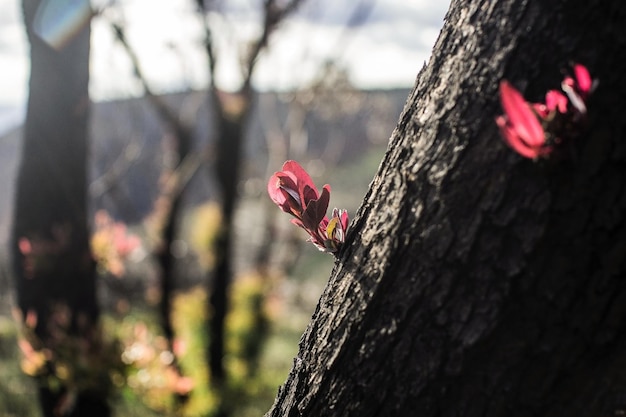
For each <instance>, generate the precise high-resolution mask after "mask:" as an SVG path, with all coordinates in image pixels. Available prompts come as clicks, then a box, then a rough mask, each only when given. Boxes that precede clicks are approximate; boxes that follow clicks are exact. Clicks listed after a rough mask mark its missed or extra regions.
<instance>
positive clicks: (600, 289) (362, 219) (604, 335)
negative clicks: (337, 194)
mask: <svg viewBox="0 0 626 417" xmlns="http://www.w3.org/2000/svg"><path fill="white" fill-rule="evenodd" d="M625 21H626V4H625V3H624V2H621V1H617V0H606V1H599V0H598V1H579V0H569V1H566V0H561V1H554V2H545V1H540V0H500V1H478V0H476V1H460V0H453V1H452V5H451V7H450V11H449V12H448V15H447V17H446V24H445V26H444V29H443V31H442V33H441V35H440V37H439V40H438V41H437V44H436V46H435V50H434V55H433V56H432V58H431V60H430V62H429V64H428V65H427V66H426V67H425V68H424V69H423V70H422V71H421V72H420V74H419V76H418V79H417V85H416V87H415V89H414V91H413V92H412V93H411V95H410V97H409V100H408V102H407V104H406V107H405V110H404V112H403V114H402V115H401V118H400V121H399V124H398V126H397V129H396V130H395V131H394V133H393V134H392V137H391V140H390V144H389V149H388V151H387V154H386V155H385V157H384V160H383V162H382V164H381V167H380V169H379V172H378V174H377V175H376V177H375V179H374V181H373V183H372V185H371V188H370V191H369V193H368V194H367V196H366V197H365V201H364V203H363V205H362V207H361V208H360V210H359V212H358V214H357V216H356V218H355V219H354V221H353V223H352V226H351V231H350V232H349V235H348V242H347V244H346V246H345V247H344V249H343V251H342V252H341V253H340V254H339V259H338V262H337V264H336V266H335V269H334V270H333V272H332V275H331V278H330V282H329V284H328V286H327V288H326V290H325V291H324V294H323V295H322V297H321V300H320V302H319V305H318V308H317V310H316V312H315V314H314V316H313V319H312V322H311V323H310V325H309V326H308V328H307V330H306V331H305V333H304V335H303V337H302V339H301V342H300V350H299V353H298V357H297V358H296V359H295V361H294V367H293V369H292V371H291V373H290V375H289V377H288V379H287V382H286V384H285V385H284V386H283V387H282V388H281V389H280V391H279V393H278V397H277V399H276V402H275V404H274V406H273V408H272V409H271V410H270V412H268V414H267V416H315V417H322V416H342V417H346V416H359V417H365V416H414V415H419V416H423V417H425V416H453V415H454V416H508V417H513V416H530V415H537V416H539V415H541V416H552V417H555V416H556V417H558V416H574V415H580V416H583V415H584V416H613V415H622V414H623V413H624V412H625V411H624V410H625V408H626V397H625V396H624V393H625V392H626V371H625V368H624V364H625V363H626V349H625V348H626V328H625V326H626V281H625V278H626V223H625V218H626V187H625V186H624V183H625V182H624V180H625V178H624V175H625V173H626V172H625V168H626V141H625V140H624V136H623V135H624V131H625V130H624V129H625V127H626V126H625V122H626V119H625V118H624V116H623V105H624V104H623V100H624V98H625V97H626V84H625V83H624V81H623V74H624V73H626V61H625V60H624V59H623V56H624V53H625V52H626V25H624V22H625ZM571 61H577V62H581V63H583V64H584V65H586V66H587V67H588V68H589V69H590V71H591V73H592V75H593V77H595V78H598V79H599V80H600V84H599V88H598V89H597V90H596V91H595V93H594V94H593V96H592V98H591V100H590V102H589V110H590V114H589V118H590V123H589V128H588V130H587V131H586V132H584V133H583V135H582V136H580V137H579V138H578V139H577V140H575V141H573V142H571V143H569V144H564V146H563V147H562V149H561V150H560V154H559V155H553V156H551V157H550V158H549V159H544V160H540V161H536V162H535V161H532V160H528V159H523V158H521V157H520V156H518V155H517V154H515V153H514V152H513V151H512V150H511V149H509V148H508V147H507V146H506V145H505V144H503V142H502V140H501V138H500V137H499V134H498V132H497V128H496V125H495V123H494V116H496V115H497V114H499V113H502V110H501V108H500V105H499V100H498V82H499V81H500V80H501V79H502V78H506V79H508V80H510V81H511V82H512V83H513V85H515V86H517V87H518V88H520V89H521V90H522V92H523V93H524V95H525V97H527V98H528V99H530V100H531V101H541V100H542V99H543V97H542V95H543V94H545V92H546V91H547V90H548V89H549V88H557V87H558V85H559V83H560V81H561V79H562V76H563V75H562V73H560V69H564V68H567V67H568V64H569V63H570V62H571Z"/></svg>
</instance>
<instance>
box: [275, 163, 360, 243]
mask: <svg viewBox="0 0 626 417" xmlns="http://www.w3.org/2000/svg"><path fill="white" fill-rule="evenodd" d="M267 192H268V194H269V196H270V198H271V199H272V201H273V202H274V203H276V205H278V207H280V208H281V210H282V211H284V212H285V213H289V214H291V215H292V216H293V217H295V218H294V219H292V220H291V222H292V223H293V224H295V225H296V226H299V227H301V228H303V229H304V230H306V231H307V233H308V234H309V235H310V236H311V238H310V241H311V242H312V243H313V244H314V245H315V246H317V248H318V249H320V250H321V251H324V252H331V253H334V252H337V251H338V250H339V248H340V247H341V245H342V244H343V242H344V241H345V235H346V230H347V229H348V221H349V219H348V213H347V212H346V211H345V210H338V209H334V210H333V213H332V217H331V218H330V219H328V217H327V216H326V211H327V209H328V204H329V202H330V185H328V184H326V185H324V187H322V191H321V192H319V191H318V190H317V187H315V184H314V183H313V180H312V179H311V176H310V175H309V174H308V173H307V172H306V171H305V170H304V168H302V167H301V166H300V164H298V163H297V162H296V161H287V162H285V163H284V164H283V169H282V171H279V172H276V173H274V175H272V176H271V177H270V180H269V182H268V183H267Z"/></svg>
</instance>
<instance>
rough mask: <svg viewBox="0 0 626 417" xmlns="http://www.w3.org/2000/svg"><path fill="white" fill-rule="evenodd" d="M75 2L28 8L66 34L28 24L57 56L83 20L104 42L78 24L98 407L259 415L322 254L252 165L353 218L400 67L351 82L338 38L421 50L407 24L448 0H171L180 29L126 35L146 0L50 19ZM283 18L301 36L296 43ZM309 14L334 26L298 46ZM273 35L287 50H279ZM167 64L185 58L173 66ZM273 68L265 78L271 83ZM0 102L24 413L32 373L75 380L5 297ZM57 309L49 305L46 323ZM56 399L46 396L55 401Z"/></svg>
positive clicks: (2, 305) (4, 322) (14, 124)
mask: <svg viewBox="0 0 626 417" xmlns="http://www.w3.org/2000/svg"><path fill="white" fill-rule="evenodd" d="M7 2H8V0H2V1H1V2H0V3H7ZM15 3H18V1H17V0H15ZM81 3H83V4H84V2H80V1H79V2H64V1H60V0H58V1H56V2H55V0H49V1H41V2H39V5H40V7H48V8H49V16H51V17H48V18H47V19H49V20H50V21H49V22H47V23H49V24H51V25H52V27H53V29H55V28H60V29H63V28H64V27H66V26H67V25H70V26H75V27H76V28H78V29H76V30H70V31H65V32H64V34H62V35H58V36H60V37H58V36H57V35H49V34H47V32H45V31H44V32H42V33H39V36H41V37H42V38H43V39H44V40H45V41H46V42H47V43H48V44H50V45H52V47H53V49H54V48H60V49H62V48H63V43H64V42H72V39H73V37H76V36H82V35H81V33H82V32H80V30H81V29H80V28H81V27H85V25H86V24H89V23H91V24H92V25H98V27H99V28H100V30H103V29H106V30H107V31H108V32H107V33H108V35H107V36H108V39H109V40H110V41H111V42H110V44H108V46H107V49H106V51H107V52H106V53H104V52H103V51H102V50H99V49H98V48H99V46H101V45H103V44H102V43H98V42H95V41H94V38H95V37H96V35H95V33H96V32H93V35H92V38H91V59H92V69H91V72H92V80H91V82H92V85H91V86H90V90H91V97H92V101H93V103H92V105H91V109H90V114H89V124H88V135H87V137H88V143H89V157H88V163H87V167H88V189H87V200H88V201H86V202H85V204H86V205H87V207H88V211H87V213H88V218H89V228H90V248H91V252H92V255H93V257H94V259H95V261H96V273H97V274H96V278H95V279H96V286H97V295H98V303H99V306H100V308H101V311H100V319H99V323H100V324H99V326H100V327H99V330H100V331H101V333H102V349H101V351H100V355H101V357H100V361H99V364H100V366H101V367H102V368H103V373H104V374H106V378H107V380H108V381H110V383H111V385H112V387H113V389H112V390H111V394H110V395H109V397H108V401H109V403H110V404H111V406H112V409H113V414H114V415H119V416H152V415H154V416H162V415H168V416H169V415H184V416H208V415H221V416H226V415H230V416H259V415H262V414H263V413H264V412H265V411H267V410H268V408H269V407H270V405H271V403H272V401H273V399H274V397H275V395H276V391H277V389H278V387H279V385H280V384H281V383H282V382H284V380H285V378H286V376H287V373H288V372H289V369H290V367H291V365H292V361H293V358H294V356H295V354H296V351H297V344H298V339H299V337H300V335H301V334H302V331H303V330H304V328H305V326H306V324H307V323H308V321H309V318H310V316H311V314H312V312H313V310H314V308H315V304H316V302H317V299H318V297H319V295H320V294H321V291H322V289H323V287H324V285H325V282H326V279H327V277H328V275H329V273H330V269H331V268H332V263H333V257H332V256H330V255H327V254H322V253H320V252H318V251H317V250H316V249H315V248H314V247H313V246H312V245H309V244H306V242H305V240H306V234H305V233H304V232H303V231H301V230H299V229H298V228H295V227H293V226H292V225H291V224H289V221H288V218H287V216H285V215H284V214H283V213H281V212H280V210H279V209H278V208H276V207H275V206H273V205H272V204H271V202H270V201H269V198H268V197H267V193H266V181H267V178H269V176H270V175H271V174H272V173H273V172H274V171H277V170H279V169H280V167H281V165H282V163H283V162H284V161H285V160H287V159H296V160H298V161H299V162H300V163H302V165H303V166H304V167H305V168H306V169H307V170H308V171H309V172H310V173H311V175H312V176H313V178H314V180H315V182H316V184H317V185H318V186H321V185H323V184H324V183H327V182H328V183H331V185H332V189H333V194H332V201H331V206H336V207H341V208H345V209H347V210H348V211H349V212H350V213H351V214H353V213H354V212H355V210H356V209H357V207H358V206H359V204H360V202H361V199H362V197H363V196H364V195H365V193H366V192H367V188H368V184H369V181H370V180H371V178H372V177H373V175H374V173H375V171H376V169H377V167H378V164H379V161H380V160H381V158H382V155H383V153H384V152H385V147H386V143H387V139H388V138H389V136H390V134H391V132H392V130H393V128H394V127H395V124H396V121H397V118H398V115H399V114H400V112H401V110H402V107H403V105H404V102H405V100H406V98H407V96H408V93H409V91H410V88H411V85H412V80H409V81H408V82H406V83H405V84H404V85H400V84H402V83H390V82H389V81H384V76H383V77H382V78H381V79H382V80H383V81H381V82H380V85H378V86H376V83H375V82H373V81H371V80H370V81H364V79H365V78H367V77H365V76H363V75H361V76H360V80H361V81H360V82H359V81H358V80H359V75H358V74H359V70H358V67H359V65H360V66H363V65H364V63H363V62H359V63H357V64H353V63H351V62H352V61H355V60H356V61H358V60H357V59H356V58H355V57H356V55H358V54H357V53H356V52H350V51H351V50H352V51H354V50H356V51H360V53H362V54H368V53H370V54H371V53H373V50H374V49H376V48H374V47H372V51H371V52H368V51H365V52H364V51H363V47H364V44H363V41H362V40H358V39H359V38H358V36H359V33H362V32H363V31H368V30H372V31H374V30H376V32H375V33H377V34H381V33H386V34H387V35H389V37H388V38H380V39H378V40H379V41H380V42H381V43H383V44H384V45H378V46H377V48H378V49H380V50H390V49H394V48H399V50H400V51H403V50H407V49H416V48H417V47H416V46H415V45H416V43H415V41H414V40H411V39H408V38H409V37H411V36H415V38H416V39H417V38H420V36H421V37H422V40H420V41H419V42H418V43H420V42H421V43H423V51H422V52H424V51H425V52H426V53H427V52H428V51H429V49H430V47H431V45H432V43H434V40H435V38H434V36H431V38H432V39H429V40H428V41H424V40H423V39H425V38H426V37H425V35H423V33H424V32H429V33H431V34H436V33H437V31H438V30H439V27H440V26H441V25H442V24H443V14H444V12H445V9H446V7H447V2H445V4H444V2H442V3H441V4H437V5H430V4H429V5H428V6H426V4H427V3H428V2H422V1H417V0H415V1H414V2H408V3H415V4H413V6H416V5H417V7H413V9H411V10H417V9H419V10H422V11H423V15H422V17H420V18H419V19H415V15H412V14H410V13H407V11H406V10H405V9H403V7H402V5H403V4H404V3H405V2H404V1H400V0H398V1H393V2H388V3H387V4H386V5H381V4H379V3H383V2H376V1H373V0H362V1H356V2H349V1H340V2H330V1H324V2H311V1H308V0H301V1H299V0H291V1H273V0H265V1H260V0H259V1H239V2H234V1H231V2H229V1H214V2H211V1H202V0H199V1H192V0H189V1H188V2H186V6H185V7H184V8H182V9H181V10H183V11H185V13H187V14H186V15H185V16H184V19H186V20H185V21H186V22H189V21H193V22H195V23H194V25H196V26H195V27H196V28H197V30H196V31H195V32H193V31H189V30H181V31H182V33H183V36H182V37H181V33H176V35H175V36H174V35H173V36H172V37H171V39H169V40H168V37H167V36H165V37H163V36H162V33H160V34H159V36H157V35H156V34H154V36H152V35H151V34H150V33H147V34H146V33H144V34H143V35H141V36H140V35H138V33H139V32H136V31H135V32H133V27H135V26H138V23H137V22H138V20H140V19H150V10H149V9H150V8H154V9H157V8H158V4H159V2H152V3H149V4H147V5H146V3H145V2H144V3H143V7H145V8H146V10H145V12H144V15H141V14H139V15H133V14H131V13H130V10H132V8H133V7H137V3H139V4H141V2H137V1H135V2H133V1H131V0H126V1H125V0H118V1H111V2H100V3H99V4H95V5H94V7H93V9H89V11H88V12H86V13H83V14H81V13H76V16H75V17H73V18H67V20H63V19H61V18H59V16H62V15H65V16H68V15H70V14H71V13H65V14H64V13H63V12H67V11H68V10H70V9H72V8H77V7H80V6H79V5H80V4H81ZM331 4H332V5H331ZM2 7H5V5H3V6H2ZM18 7H21V5H18ZM169 18H170V19H172V20H173V22H172V23H171V25H172V26H171V27H172V28H183V27H184V24H183V25H181V24H180V22H178V23H175V22H174V20H175V19H181V18H182V17H181V15H179V14H176V15H172V16H169ZM45 19H46V18H44V20H45ZM55 19H56V20H55ZM133 19H138V20H133ZM5 22H6V21H5ZM20 24H21V23H20ZM298 25H300V26H301V27H304V28H305V33H309V32H310V33H312V34H311V36H303V35H300V36H299V37H296V35H295V34H294V33H295V32H293V30H294V29H293V28H294V27H296V26H298ZM44 26H45V25H44ZM320 27H321V28H326V29H328V28H329V27H330V28H332V33H333V35H334V36H326V35H324V36H320V37H321V38H323V40H325V41H326V43H324V42H322V43H323V46H324V48H321V49H320V48H319V47H317V48H316V47H314V46H313V44H314V43H315V42H318V43H320V40H319V39H318V38H316V36H315V33H316V32H315V31H313V30H312V28H320ZM381 28H382V29H381ZM21 30H22V31H24V28H23V27H22V28H21ZM142 30H144V31H145V30H146V29H142ZM156 30H160V31H162V32H165V33H169V32H172V29H168V28H167V27H161V28H156ZM394 31H396V34H395V35H394ZM52 32H54V30H53V31H52ZM61 32H63V31H61ZM97 33H98V35H97V36H98V37H102V36H103V35H102V34H101V32H97ZM322 33H326V32H323V31H322V29H320V32H319V34H320V35H321V34H322ZM372 33H374V32H372ZM133 34H135V35H133ZM396 35H397V36H396ZM24 36H25V35H24ZM185 36H187V38H185ZM151 39H152V42H161V43H163V44H164V45H165V46H164V47H165V50H167V51H169V53H168V54H166V55H163V61H164V62H162V63H160V62H158V61H155V60H151V59H150V57H149V56H148V55H145V54H143V53H142V51H144V50H150V49H151V48H152V46H150V42H151ZM156 39H160V40H156ZM172 39H175V41H174V40H172ZM280 39H283V42H287V43H289V42H291V44H292V45H291V46H289V47H285V45H283V46H280V42H281V41H279V40H280ZM139 40H140V41H139ZM294 40H297V42H294ZM376 40H377V39H376V36H374V37H372V38H369V41H370V42H376ZM57 42H58V44H57ZM393 42H397V43H396V44H394V43H393ZM428 42H430V43H428ZM353 43H354V44H357V46H356V47H355V46H351V45H352V44H353ZM398 45H402V48H404V49H402V48H400V47H399V46H398ZM162 46H163V45H162ZM281 48H282V49H281ZM285 48H286V49H285ZM3 49H4V50H5V51H6V50H7V48H3ZM102 49H105V48H104V47H102ZM187 49H191V50H193V53H188V52H186V51H187ZM273 49H275V50H276V49H277V50H280V51H281V52H276V53H272V50H273ZM233 51H234V52H233ZM320 51H324V52H323V53H322V52H320ZM107 54H109V55H107ZM198 56H199V57H203V59H199V58H198ZM392 56H396V55H393V54H391V55H389V60H388V61H387V62H385V58H384V57H385V55H384V54H383V55H382V58H380V57H379V58H376V59H377V60H379V61H381V63H382V65H379V66H377V68H376V70H375V71H378V72H381V73H382V72H384V71H386V69H388V71H390V72H393V71H394V70H395V69H394V67H397V66H399V65H401V66H405V67H407V68H408V69H409V70H410V72H412V73H413V74H417V71H418V70H419V65H420V64H419V63H415V62H412V61H410V62H409V61H407V62H403V61H402V59H399V60H398V59H395V60H394V59H391V57H392ZM401 56H402V54H400V57H401ZM94 57H95V58H94ZM285 57H288V58H289V57H291V58H289V59H287V58H285ZM294 57H295V58H294ZM396 58H397V56H396ZM426 58H427V56H425V57H424V59H426ZM1 59H2V58H0V61H1ZM272 59H273V60H275V61H281V60H282V61H283V69H282V70H278V69H276V68H279V67H280V66H279V65H278V62H277V63H276V66H272V65H273V64H272ZM286 59H287V60H286ZM95 60H99V61H97V62H100V64H98V63H97V62H96V61H95ZM285 60H286V61H285ZM351 60H352V61H351ZM224 61H227V62H228V61H230V63H226V64H222V62H224ZM102 62H105V63H113V64H111V65H113V66H115V65H116V64H115V63H116V62H117V63H120V62H121V63H123V64H122V65H121V68H122V70H121V73H122V74H123V77H126V78H125V79H126V80H127V81H125V82H121V83H119V84H114V83H111V84H107V82H110V81H103V79H102V77H104V75H102V74H106V72H107V69H106V66H105V69H104V70H103V69H102V68H103V67H102V65H101V63H102ZM285 62H286V63H287V64H286V65H287V69H285V68H284V65H285ZM257 63H258V65H257ZM299 65H301V66H299ZM172 66H174V67H176V68H178V69H181V68H182V69H183V71H182V72H178V73H175V72H171V69H170V67H172ZM190 68H191V69H190ZM109 70H110V71H112V70H111V68H110V67H109ZM116 70H120V69H119V68H117V69H116ZM99 72H101V73H102V74H100V75H98V74H99ZM232 72H235V73H237V74H238V75H236V76H232V74H231V73H232ZM257 72H258V74H259V76H258V77H257V76H256V74H257ZM272 72H275V73H278V75H277V79H279V80H280V79H281V77H282V78H283V79H282V81H276V79H274V81H271V76H270V75H276V74H272ZM198 73H199V74H201V75H197V74H198ZM268 74H269V75H268ZM280 74H283V75H282V76H281V75H280ZM285 74H287V75H285ZM294 74H296V75H297V76H293V75H294ZM112 77H113V78H115V76H112ZM120 77H121V76H120ZM94 78H96V81H95V82H94ZM372 79H375V77H373V78H372ZM94 84H95V86H94ZM31 94H32V92H31ZM0 95H2V91H0ZM94 96H95V97H94ZM0 104H1V105H0V121H2V123H0V170H2V174H1V176H0V178H2V180H1V181H0V193H1V195H3V196H5V197H4V198H3V199H2V201H1V202H0V242H1V243H2V246H1V247H0V262H1V263H0V414H1V415H3V416H36V415H40V413H41V409H40V408H41V406H40V404H39V403H38V402H37V401H34V400H33V398H35V396H36V395H37V394H36V393H37V389H38V388H37V387H38V386H39V387H40V386H42V385H43V386H45V387H46V389H49V390H51V391H53V392H54V391H55V390H56V391H58V392H63V393H64V395H65V394H67V393H72V392H73V391H80V390H81V389H82V386H81V384H83V383H84V381H82V380H81V377H80V375H79V372H78V371H77V370H76V369H77V368H78V366H77V365H76V364H75V363H73V361H76V358H73V357H72V353H71V352H73V351H72V350H71V349H69V352H70V353H68V352H63V351H62V350H60V351H59V352H55V353H54V354H51V353H49V352H47V351H46V349H45V348H42V349H38V348H37V342H42V343H43V346H44V347H45V343H44V342H43V341H42V340H39V339H38V337H39V335H38V334H37V332H34V329H35V328H36V327H37V321H38V320H43V318H42V317H37V316H36V315H35V314H30V313H31V312H30V311H21V312H20V311H19V310H18V309H17V308H16V302H15V299H16V295H15V292H16V288H15V286H14V282H15V279H14V278H13V275H14V271H12V261H11V256H12V255H11V250H12V248H11V243H10V241H11V238H10V235H11V230H12V227H13V226H12V224H13V223H12V222H13V219H14V218H15V216H19V214H20V213H15V211H14V209H13V207H14V205H15V203H14V201H13V196H14V195H15V194H16V173H17V171H18V166H19V161H20V155H21V152H22V138H23V136H24V129H23V126H22V124H21V121H22V119H21V117H23V116H20V115H21V114H22V112H21V110H20V109H21V107H20V105H13V104H6V103H5V102H1V100H0ZM30 192H36V191H33V190H31V191H30ZM79 203H80V202H79ZM25 242H26V243H25ZM28 242H29V241H21V240H19V243H18V245H19V250H20V251H22V253H23V254H26V253H27V252H28V251H30V250H31V247H30V246H29V245H30V243H33V242H32V241H30V243H28ZM57 313H58V314H57ZM61 313H63V312H59V311H55V314H57V316H58V317H62V316H63V314H61ZM68 314H72V313H71V311H70V312H68ZM58 317H57V318H56V319H58ZM56 319H55V320H56ZM61 321H62V320H61ZM216 358H218V359H216ZM33 377H34V378H33ZM70 397H71V396H70V395H65V396H64V397H63V399H64V401H69V402H71V398H70ZM68 398H69V399H68ZM68 410H71V406H69V407H68ZM68 413H69V411H68Z"/></svg>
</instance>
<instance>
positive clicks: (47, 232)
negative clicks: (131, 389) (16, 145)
mask: <svg viewBox="0 0 626 417" xmlns="http://www.w3.org/2000/svg"><path fill="white" fill-rule="evenodd" d="M39 5H40V2H39V1H38V0H24V1H23V8H24V20H25V24H26V30H27V34H28V39H29V41H30V46H31V75H30V84H29V91H30V92H29V98H28V108H27V114H26V123H25V128H24V138H23V148H22V159H21V164H20V167H19V171H18V178H17V187H16V190H17V191H16V199H15V210H14V225H13V231H12V238H11V239H12V241H11V244H12V248H13V252H14V257H13V260H14V271H15V278H16V287H17V298H18V305H19V307H20V309H21V311H22V313H23V316H24V317H25V318H26V320H25V324H26V325H27V326H31V327H34V329H33V334H34V336H33V338H32V339H31V340H29V342H30V344H31V345H32V346H33V347H34V348H35V349H41V350H48V351H49V352H51V353H50V354H47V356H46V359H47V363H46V364H45V369H40V370H39V372H38V375H39V376H40V377H41V378H40V381H41V382H42V384H41V387H40V402H41V406H42V411H43V415H44V416H52V415H61V414H62V413H66V414H64V415H72V416H74V415H90V416H108V415H109V408H108V406H107V404H106V401H105V393H104V392H105V391H106V387H105V386H103V385H101V384H98V383H96V384H93V385H92V384H91V383H89V384H86V385H81V383H82V382H85V380H81V379H80V378H79V376H78V374H79V373H81V372H83V371H85V370H84V369H83V368H81V367H84V366H85V364H84V363H80V361H81V360H83V359H87V358H88V357H89V358H93V355H97V353H98V351H99V348H100V342H99V337H98V329H97V321H98V314H99V310H98V306H97V302H96V291H95V270H94V262H93V259H92V257H91V252H90V247H89V231H88V219H87V187H86V184H87V169H86V160H87V121H88V111H89V98H88V92H87V86H88V81H89V40H90V28H89V24H86V25H84V26H83V27H82V28H81V29H79V30H78V31H77V32H76V34H75V36H73V37H72V38H71V39H70V40H69V42H68V43H67V44H66V45H65V46H64V47H63V48H61V49H59V50H56V49H54V48H52V47H51V46H50V45H49V44H47V43H46V42H44V41H43V40H42V39H41V38H40V37H39V36H38V35H37V34H35V33H34V32H33V19H34V16H35V13H36V11H37V9H38V7H39ZM33 319H36V320H33ZM35 321H36V324H35ZM61 351H64V352H66V353H67V352H68V351H72V352H80V353H79V355H80V356H77V357H74V358H63V359H64V360H65V359H70V360H71V359H73V360H74V363H71V364H69V365H68V366H69V369H70V371H69V373H70V374H72V375H73V376H74V377H76V378H70V379H69V381H70V382H68V383H69V385H67V384H65V382H66V381H68V379H64V377H62V376H61V375H60V371H59V369H60V368H57V365H59V362H55V361H56V360H59V358H60V356H59V355H61V353H60V352H61ZM91 364H93V362H91ZM65 365H67V364H65ZM64 369H65V370H67V369H68V368H64ZM74 372H75V373H74ZM85 372H89V371H85ZM63 375H64V376H65V377H67V373H63ZM89 375H90V377H89V378H87V379H89V381H92V382H93V380H92V379H91V377H93V376H95V374H89ZM51 379H54V380H55V381H56V382H58V384H56V383H55V384H54V386H51V385H50V384H49V382H50V380H51ZM76 384H78V385H76Z"/></svg>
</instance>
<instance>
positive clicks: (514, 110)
mask: <svg viewBox="0 0 626 417" xmlns="http://www.w3.org/2000/svg"><path fill="white" fill-rule="evenodd" d="M500 101H501V102H502V107H503V108H504V112H505V113H506V116H507V118H508V121H509V123H508V125H509V128H510V129H512V130H513V131H514V132H515V136H516V137H517V138H519V140H521V141H523V142H524V143H525V144H526V145H528V146H530V147H538V146H541V145H543V144H544V142H545V136H544V132H543V128H542V127H541V124H540V123H539V120H537V116H536V115H535V113H534V112H533V111H532V110H531V108H530V106H529V105H528V103H527V102H526V100H524V98H523V97H522V95H521V94H520V93H519V91H517V90H516V89H515V88H514V87H513V86H512V85H511V84H509V83H508V81H506V80H503V81H501V82H500Z"/></svg>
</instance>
